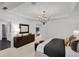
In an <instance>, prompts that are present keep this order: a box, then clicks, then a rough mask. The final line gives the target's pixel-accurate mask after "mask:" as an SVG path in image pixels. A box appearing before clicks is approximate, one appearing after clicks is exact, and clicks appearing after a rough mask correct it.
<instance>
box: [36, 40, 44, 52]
mask: <svg viewBox="0 0 79 59" xmlns="http://www.w3.org/2000/svg"><path fill="white" fill-rule="evenodd" d="M42 42H44V40H40V41H39V42H35V51H36V49H37V46H38V45H39V44H40V43H42Z"/></svg>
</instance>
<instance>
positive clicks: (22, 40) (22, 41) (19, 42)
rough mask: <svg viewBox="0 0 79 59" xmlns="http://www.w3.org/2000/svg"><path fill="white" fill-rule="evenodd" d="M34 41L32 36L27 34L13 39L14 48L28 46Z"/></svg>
mask: <svg viewBox="0 0 79 59" xmlns="http://www.w3.org/2000/svg"><path fill="white" fill-rule="evenodd" d="M34 40H35V35H34V34H28V35H24V36H20V37H14V47H16V48H18V47H21V46H23V45H26V44H29V43H31V42H33V41H34Z"/></svg>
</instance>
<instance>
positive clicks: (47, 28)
mask: <svg viewBox="0 0 79 59" xmlns="http://www.w3.org/2000/svg"><path fill="white" fill-rule="evenodd" d="M74 30H79V16H78V15H76V16H71V17H68V18H63V19H58V20H52V21H49V22H47V24H46V25H44V26H43V27H41V34H42V36H43V37H44V38H45V39H49V38H65V37H67V36H70V35H72V34H73V31H74Z"/></svg>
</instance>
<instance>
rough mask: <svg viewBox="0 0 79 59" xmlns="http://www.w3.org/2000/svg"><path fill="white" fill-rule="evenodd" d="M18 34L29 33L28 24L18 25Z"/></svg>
mask: <svg viewBox="0 0 79 59" xmlns="http://www.w3.org/2000/svg"><path fill="white" fill-rule="evenodd" d="M19 28H20V34H23V33H29V25H28V24H19Z"/></svg>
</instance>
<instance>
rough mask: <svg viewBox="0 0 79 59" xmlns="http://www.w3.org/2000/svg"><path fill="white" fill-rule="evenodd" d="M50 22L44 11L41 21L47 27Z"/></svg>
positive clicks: (40, 17)
mask: <svg viewBox="0 0 79 59" xmlns="http://www.w3.org/2000/svg"><path fill="white" fill-rule="evenodd" d="M48 20H49V18H48V17H47V15H46V11H42V14H41V15H40V16H39V21H40V22H41V23H42V24H43V25H45V24H46V23H47V21H48Z"/></svg>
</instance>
